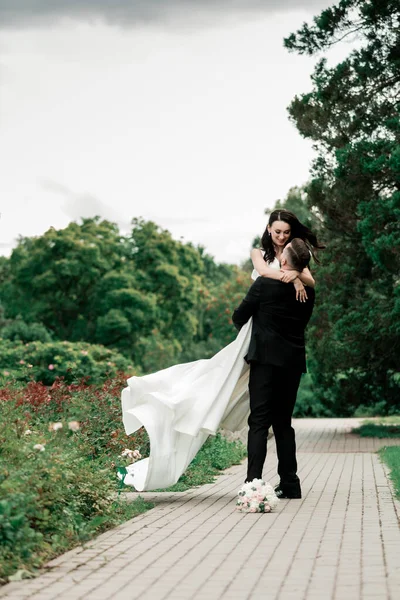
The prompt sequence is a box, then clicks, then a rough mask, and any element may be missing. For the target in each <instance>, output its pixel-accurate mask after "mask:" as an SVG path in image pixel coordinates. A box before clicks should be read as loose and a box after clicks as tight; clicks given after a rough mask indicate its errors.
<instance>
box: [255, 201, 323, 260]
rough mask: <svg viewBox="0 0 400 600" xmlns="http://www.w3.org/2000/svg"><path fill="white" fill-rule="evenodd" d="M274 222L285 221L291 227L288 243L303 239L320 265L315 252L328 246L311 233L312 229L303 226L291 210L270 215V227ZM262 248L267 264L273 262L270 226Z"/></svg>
mask: <svg viewBox="0 0 400 600" xmlns="http://www.w3.org/2000/svg"><path fill="white" fill-rule="evenodd" d="M274 221H284V223H287V224H288V225H290V238H289V240H288V243H289V242H290V241H291V240H292V239H293V238H300V239H302V240H303V241H304V242H305V243H306V245H307V248H308V249H309V251H310V252H311V255H312V257H313V259H314V260H315V262H316V263H319V260H318V258H317V257H316V255H315V250H322V249H323V248H326V246H324V245H323V244H320V243H319V242H318V240H317V236H316V235H315V234H314V233H313V232H312V231H311V229H309V228H308V227H306V226H305V225H303V223H301V222H300V221H299V219H298V218H297V217H296V215H295V214H294V213H292V212H291V211H290V210H274V211H272V213H271V214H270V217H269V221H268V225H269V226H271V225H272V223H274ZM261 247H262V249H263V250H264V252H265V253H264V260H265V261H266V262H272V261H273V260H274V258H275V249H274V245H273V243H272V239H271V236H270V234H269V231H268V226H267V227H266V228H265V231H264V233H263V236H262V238H261Z"/></svg>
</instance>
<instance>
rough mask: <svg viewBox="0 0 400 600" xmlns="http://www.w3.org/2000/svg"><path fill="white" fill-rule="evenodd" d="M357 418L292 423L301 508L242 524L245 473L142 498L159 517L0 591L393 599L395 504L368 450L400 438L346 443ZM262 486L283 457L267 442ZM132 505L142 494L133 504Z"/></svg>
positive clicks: (399, 588) (398, 557)
mask: <svg viewBox="0 0 400 600" xmlns="http://www.w3.org/2000/svg"><path fill="white" fill-rule="evenodd" d="M357 423H358V421H357V420H356V419H301V420H296V421H295V428H296V432H297V446H298V462H299V469H300V470H299V475H300V477H301V480H302V488H303V499H302V500H283V501H281V502H280V504H279V507H278V509H277V510H276V512H274V513H271V514H265V515H262V514H241V513H237V512H236V511H235V497H236V493H237V490H238V488H239V487H240V485H241V484H242V481H243V480H244V476H245V463H243V464H242V465H239V466H235V467H232V468H230V469H228V470H227V471H225V472H224V474H223V475H222V476H220V477H218V478H217V479H216V481H215V483H213V484H209V485H205V486H202V487H201V488H197V489H192V490H189V491H187V492H180V493H174V494H171V493H167V492H164V493H162V494H152V493H147V494H143V495H144V496H145V497H148V498H149V499H152V500H154V501H155V503H156V506H155V508H154V509H152V510H150V511H148V512H147V513H145V514H143V515H140V516H138V517H136V518H135V519H132V520H131V521H129V522H127V523H125V524H124V525H121V526H120V527H118V528H116V529H114V530H112V531H109V532H106V533H104V534H102V535H101V536H99V537H98V538H97V539H96V540H95V541H92V542H90V543H88V544H87V545H86V546H85V548H81V547H80V548H76V549H75V550H72V551H71V552H68V553H67V554H64V555H63V556H60V557H59V558H57V559H55V560H53V561H52V562H51V563H49V565H48V568H47V570H46V571H47V572H46V573H45V574H44V575H42V576H40V577H38V578H36V579H34V580H28V581H23V582H21V583H12V584H8V585H7V586H4V587H3V588H1V589H0V597H1V598H14V599H18V598H21V599H22V598H33V599H35V600H52V599H53V598H54V599H55V598H57V600H58V599H59V600H64V599H65V600H67V599H68V600H75V599H76V600H78V599H81V598H82V599H85V600H107V599H115V600H133V599H135V598H140V599H141V600H164V599H167V598H168V599H184V600H188V599H193V600H217V599H223V600H234V599H236V600H245V599H252V600H258V599H259V600H291V599H292V598H293V599H296V600H325V599H332V600H358V599H364V598H366V599H367V598H375V600H386V599H390V600H395V599H398V598H400V535H399V515H400V504H399V502H397V501H396V500H395V499H394V496H393V492H392V490H391V487H390V485H389V483H388V477H387V472H386V469H385V468H384V466H383V465H382V464H381V463H380V460H379V457H378V455H377V454H373V452H374V451H375V450H376V449H377V448H379V447H381V446H382V445H385V444H386V445H389V444H392V445H393V444H396V443H398V440H376V439H372V440H365V439H361V438H358V437H357V436H354V435H352V434H350V433H349V430H350V428H351V427H352V426H354V425H356V424H357ZM268 445H269V455H268V458H267V463H266V468H265V472H264V477H265V478H267V479H268V480H270V481H271V482H272V483H275V482H276V481H277V477H276V474H275V469H276V455H275V449H274V445H275V444H274V440H273V439H272V440H270V441H269V442H268ZM132 496H135V494H132Z"/></svg>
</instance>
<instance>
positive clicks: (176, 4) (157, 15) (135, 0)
mask: <svg viewBox="0 0 400 600" xmlns="http://www.w3.org/2000/svg"><path fill="white" fill-rule="evenodd" d="M332 3H333V0H58V1H56V2H55V1H54V0H0V27H7V26H12V27H13V26H14V27H18V26H26V25H31V26H32V25H35V24H37V25H39V24H44V23H54V22H57V21H59V20H63V19H73V20H79V21H89V22H90V21H97V20H103V21H106V22H109V23H114V24H118V25H122V26H133V25H139V24H143V23H156V24H157V23H158V24H165V25H174V23H178V24H184V23H185V22H189V23H190V25H195V24H196V23H197V24H199V25H202V24H204V23H212V22H213V20H214V19H215V18H220V17H223V16H225V15H234V14H236V13H241V12H242V13H243V12H258V13H260V12H271V13H276V12H283V11H289V10H294V9H307V8H308V9H313V10H314V12H319V11H320V10H321V9H323V8H325V7H326V6H327V5H329V4H332Z"/></svg>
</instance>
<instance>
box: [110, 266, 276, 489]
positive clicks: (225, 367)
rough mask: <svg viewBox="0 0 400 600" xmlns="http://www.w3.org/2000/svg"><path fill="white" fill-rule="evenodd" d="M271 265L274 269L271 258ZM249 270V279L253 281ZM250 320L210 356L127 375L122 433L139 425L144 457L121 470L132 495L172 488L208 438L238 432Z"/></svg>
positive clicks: (245, 399) (244, 409)
mask: <svg viewBox="0 0 400 600" xmlns="http://www.w3.org/2000/svg"><path fill="white" fill-rule="evenodd" d="M270 266H271V267H274V268H277V269H279V268H280V265H279V261H278V260H277V259H275V260H274V261H273V262H272V263H270ZM257 277H258V273H257V271H253V273H252V279H257ZM251 327H252V319H250V320H249V322H248V323H246V325H245V326H244V327H242V329H241V330H240V332H239V334H238V336H237V337H236V339H235V340H234V341H233V342H232V343H231V344H229V345H228V346H226V347H225V348H223V349H222V350H220V352H218V353H217V354H215V355H214V356H213V357H212V358H209V359H205V360H196V361H194V362H190V363H184V364H180V365H173V366H172V367H169V368H167V369H163V370H162V371H157V372H156V373H152V374H150V375H145V376H144V377H130V379H128V381H127V383H128V387H126V388H125V389H123V390H122V394H121V400H122V418H123V423H124V427H125V431H126V433H127V435H130V434H131V433H134V432H135V431H136V430H138V429H139V428H140V427H142V426H143V427H145V429H146V430H147V433H148V436H149V439H150V456H149V457H148V458H144V459H142V460H140V461H138V462H136V463H134V464H132V465H129V467H127V471H128V473H127V475H126V476H125V479H124V483H125V484H127V485H132V486H133V487H135V488H136V490H138V491H140V492H141V491H149V490H155V489H159V488H165V487H169V486H171V485H173V484H174V483H176V482H177V481H178V479H179V477H180V476H181V475H182V473H184V471H185V470H186V468H187V467H188V466H189V464H190V463H191V461H192V460H193V458H194V457H195V456H196V454H197V452H198V451H199V450H200V448H201V446H202V445H203V444H204V442H205V441H206V439H207V438H208V436H209V435H215V433H216V432H217V430H218V429H219V428H220V427H221V428H223V429H226V430H228V431H238V430H240V429H243V427H245V425H246V423H247V418H248V415H249V411H250V407H249V395H248V378H249V366H248V364H247V363H246V362H245V361H244V356H245V355H246V354H247V350H248V347H249V343H250V337H251Z"/></svg>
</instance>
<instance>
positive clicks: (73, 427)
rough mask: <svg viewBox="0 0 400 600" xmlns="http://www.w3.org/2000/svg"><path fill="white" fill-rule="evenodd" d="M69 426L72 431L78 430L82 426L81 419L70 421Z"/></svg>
mask: <svg viewBox="0 0 400 600" xmlns="http://www.w3.org/2000/svg"><path fill="white" fill-rule="evenodd" d="M68 427H69V429H70V430H71V431H78V429H79V428H80V425H79V421H70V422H69V423H68Z"/></svg>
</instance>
